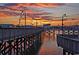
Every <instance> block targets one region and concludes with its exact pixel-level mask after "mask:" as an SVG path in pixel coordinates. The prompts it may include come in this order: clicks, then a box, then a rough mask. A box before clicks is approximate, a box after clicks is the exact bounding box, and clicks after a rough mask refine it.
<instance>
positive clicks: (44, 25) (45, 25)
mask: <svg viewBox="0 0 79 59" xmlns="http://www.w3.org/2000/svg"><path fill="white" fill-rule="evenodd" d="M50 25H51V24H44V25H43V26H50Z"/></svg>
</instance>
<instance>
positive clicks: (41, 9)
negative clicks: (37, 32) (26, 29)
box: [0, 3, 79, 25]
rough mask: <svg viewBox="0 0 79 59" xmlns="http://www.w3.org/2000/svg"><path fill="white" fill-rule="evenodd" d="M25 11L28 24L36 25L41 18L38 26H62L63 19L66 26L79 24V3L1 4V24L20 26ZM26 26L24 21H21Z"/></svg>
mask: <svg viewBox="0 0 79 59" xmlns="http://www.w3.org/2000/svg"><path fill="white" fill-rule="evenodd" d="M23 9H25V12H26V14H27V15H26V17H27V18H26V19H27V24H28V25H30V24H32V25H33V24H35V22H36V21H35V20H34V19H35V18H40V20H38V21H37V22H38V24H39V25H40V24H47V23H50V22H51V24H52V25H58V24H59V25H61V17H62V15H63V14H65V13H66V14H67V17H65V18H66V19H67V20H65V21H64V24H67V25H70V22H71V24H72V25H73V24H78V23H79V20H78V19H79V18H78V17H79V4H78V3H0V24H5V23H8V24H18V21H19V18H20V14H21V11H20V10H23ZM21 24H24V20H21Z"/></svg>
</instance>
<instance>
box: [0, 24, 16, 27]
mask: <svg viewBox="0 0 79 59" xmlns="http://www.w3.org/2000/svg"><path fill="white" fill-rule="evenodd" d="M14 27H15V25H13V24H0V28H14Z"/></svg>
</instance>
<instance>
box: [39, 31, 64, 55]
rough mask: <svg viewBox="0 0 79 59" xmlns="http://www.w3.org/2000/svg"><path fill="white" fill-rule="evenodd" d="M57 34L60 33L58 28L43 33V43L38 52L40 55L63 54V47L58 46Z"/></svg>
mask: <svg viewBox="0 0 79 59" xmlns="http://www.w3.org/2000/svg"><path fill="white" fill-rule="evenodd" d="M56 34H58V30H54V31H53V30H52V31H50V33H49V32H48V31H46V32H43V33H42V40H43V44H42V46H41V48H40V51H39V53H38V54H39V55H61V54H62V53H63V52H62V48H59V47H58V46H57V42H56Z"/></svg>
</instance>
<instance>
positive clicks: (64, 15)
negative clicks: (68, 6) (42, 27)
mask: <svg viewBox="0 0 79 59" xmlns="http://www.w3.org/2000/svg"><path fill="white" fill-rule="evenodd" d="M64 17H66V14H63V15H62V35H63V26H64V24H63V20H64Z"/></svg>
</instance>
